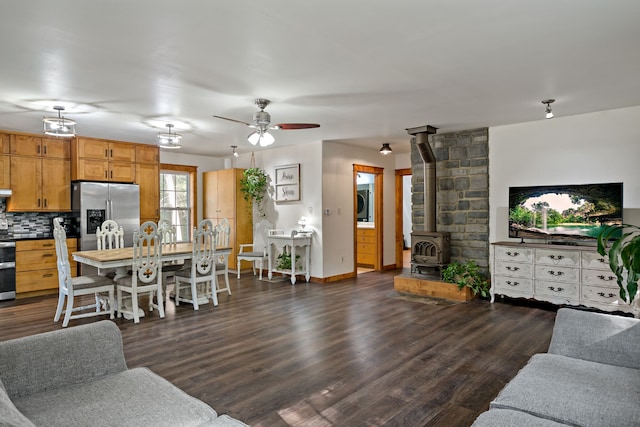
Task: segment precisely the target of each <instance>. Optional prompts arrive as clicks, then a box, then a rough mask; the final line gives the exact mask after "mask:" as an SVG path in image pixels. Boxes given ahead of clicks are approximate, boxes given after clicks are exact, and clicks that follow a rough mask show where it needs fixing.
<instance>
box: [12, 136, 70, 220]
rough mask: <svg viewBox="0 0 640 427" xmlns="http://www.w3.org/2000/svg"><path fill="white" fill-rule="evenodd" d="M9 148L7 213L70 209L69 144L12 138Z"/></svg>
mask: <svg viewBox="0 0 640 427" xmlns="http://www.w3.org/2000/svg"><path fill="white" fill-rule="evenodd" d="M10 147H11V156H10V160H9V165H10V166H9V169H10V172H9V175H10V182H11V190H12V195H11V197H10V198H9V199H8V200H7V211H9V212H64V211H69V210H71V183H70V161H69V155H70V153H69V141H68V140H64V139H53V138H40V137H36V136H28V135H11V136H10ZM3 162H6V160H5V159H3Z"/></svg>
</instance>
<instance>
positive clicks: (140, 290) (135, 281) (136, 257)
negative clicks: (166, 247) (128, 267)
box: [116, 221, 164, 323]
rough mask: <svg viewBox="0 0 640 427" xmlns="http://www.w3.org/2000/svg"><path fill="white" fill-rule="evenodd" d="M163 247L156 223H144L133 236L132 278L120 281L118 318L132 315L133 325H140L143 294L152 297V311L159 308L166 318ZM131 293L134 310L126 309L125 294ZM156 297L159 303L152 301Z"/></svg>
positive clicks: (124, 278) (118, 287) (162, 315)
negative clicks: (163, 285)
mask: <svg viewBox="0 0 640 427" xmlns="http://www.w3.org/2000/svg"><path fill="white" fill-rule="evenodd" d="M161 257H162V244H161V243H160V233H159V232H158V226H157V225H156V223H155V222H153V221H147V222H144V223H143V224H142V225H141V226H140V228H139V229H138V230H136V231H135V232H134V233H133V264H132V275H131V276H128V277H123V278H120V279H118V281H117V285H116V289H117V294H118V317H122V315H123V314H129V315H131V316H133V322H134V323H140V313H139V311H138V307H139V305H140V304H139V299H138V297H139V296H140V295H141V294H144V293H148V294H149V311H153V309H154V308H157V309H158V312H159V314H160V318H164V304H163V296H162V295H163V294H162V260H161ZM123 293H128V294H131V307H123V305H122V302H123V299H122V296H123V295H122V294H123ZM154 296H155V297H156V300H157V303H154V302H153V299H154Z"/></svg>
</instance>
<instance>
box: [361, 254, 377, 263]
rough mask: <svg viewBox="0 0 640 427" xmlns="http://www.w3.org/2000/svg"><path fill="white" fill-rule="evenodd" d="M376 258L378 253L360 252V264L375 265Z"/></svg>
mask: <svg viewBox="0 0 640 427" xmlns="http://www.w3.org/2000/svg"><path fill="white" fill-rule="evenodd" d="M375 258H376V254H368V253H360V252H358V264H369V265H373V264H374V263H375Z"/></svg>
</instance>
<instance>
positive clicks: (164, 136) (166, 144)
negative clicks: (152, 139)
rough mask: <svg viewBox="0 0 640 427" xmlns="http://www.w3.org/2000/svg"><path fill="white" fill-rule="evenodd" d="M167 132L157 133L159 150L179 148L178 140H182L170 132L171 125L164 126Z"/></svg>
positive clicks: (179, 136)
mask: <svg viewBox="0 0 640 427" xmlns="http://www.w3.org/2000/svg"><path fill="white" fill-rule="evenodd" d="M165 126H166V127H167V128H168V129H169V131H168V132H160V133H158V145H159V146H160V148H168V149H171V150H173V149H176V148H180V147H181V145H182V144H181V143H180V140H181V139H182V135H180V134H179V133H175V132H171V129H172V128H173V125H172V124H171V123H167V124H166V125H165Z"/></svg>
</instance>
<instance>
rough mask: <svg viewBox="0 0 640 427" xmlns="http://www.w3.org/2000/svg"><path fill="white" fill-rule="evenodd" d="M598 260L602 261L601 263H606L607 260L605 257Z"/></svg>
mask: <svg viewBox="0 0 640 427" xmlns="http://www.w3.org/2000/svg"><path fill="white" fill-rule="evenodd" d="M598 261H600V262H601V263H603V264H604V263H605V262H606V261H605V260H604V258H598Z"/></svg>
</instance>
